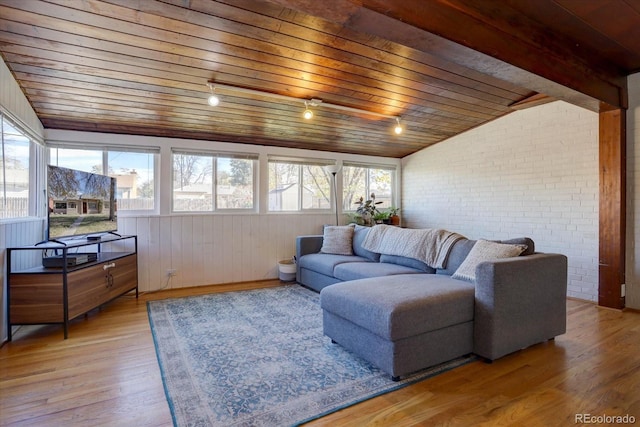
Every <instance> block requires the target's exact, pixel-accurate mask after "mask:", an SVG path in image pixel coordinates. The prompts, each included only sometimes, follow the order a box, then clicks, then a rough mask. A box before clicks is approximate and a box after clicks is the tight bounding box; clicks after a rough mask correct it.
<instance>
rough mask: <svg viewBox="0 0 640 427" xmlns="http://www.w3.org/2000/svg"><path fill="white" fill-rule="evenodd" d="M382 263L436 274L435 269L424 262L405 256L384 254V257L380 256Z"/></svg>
mask: <svg viewBox="0 0 640 427" xmlns="http://www.w3.org/2000/svg"><path fill="white" fill-rule="evenodd" d="M380 262H385V263H389V264H398V265H404V266H405V267H411V268H415V269H416V270H420V271H423V272H425V273H430V274H433V273H435V272H436V269H435V268H433V267H429V266H428V265H427V264H425V263H424V262H422V261H420V260H418V259H413V258H407V257H404V256H397V255H386V254H382V255H380Z"/></svg>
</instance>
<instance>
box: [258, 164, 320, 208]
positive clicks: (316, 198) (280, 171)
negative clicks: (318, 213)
mask: <svg viewBox="0 0 640 427" xmlns="http://www.w3.org/2000/svg"><path fill="white" fill-rule="evenodd" d="M326 164H327V163H318V162H313V161H304V160H299V161H297V160H292V159H276V158H271V159H269V211H274V212H278V211H303V210H314V209H315V210H318V209H321V210H327V209H331V206H332V205H331V193H332V190H331V182H332V181H331V178H332V177H331V174H329V173H328V172H326V171H325V170H324V168H323V166H324V165H326Z"/></svg>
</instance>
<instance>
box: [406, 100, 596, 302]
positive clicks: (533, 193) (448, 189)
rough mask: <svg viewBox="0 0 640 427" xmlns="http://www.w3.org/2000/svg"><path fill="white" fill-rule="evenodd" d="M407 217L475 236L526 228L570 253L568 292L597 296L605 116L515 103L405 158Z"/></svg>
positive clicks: (542, 243)
mask: <svg viewBox="0 0 640 427" xmlns="http://www.w3.org/2000/svg"><path fill="white" fill-rule="evenodd" d="M402 169H403V181H402V188H403V192H402V219H403V224H405V225H407V226H408V227H412V228H417V227H438V228H445V229H448V230H451V231H456V232H459V233H461V234H463V235H465V236H466V237H468V238H470V239H478V238H487V239H506V238H512V237H520V236H528V237H531V238H533V240H534V241H535V243H536V250H538V251H540V252H557V253H562V254H565V255H567V256H568V258H569V286H568V295H569V296H572V297H576V298H580V299H586V300H591V301H597V299H598V192H599V184H598V177H599V175H598V114H597V113H594V112H591V111H588V110H585V109H583V108H580V107H576V106H573V105H571V104H568V103H565V102H553V103H550V104H546V105H543V106H539V107H535V108H530V109H526V110H522V111H517V112H514V113H512V114H509V115H507V116H505V117H503V118H500V119H498V120H494V121H493V122H491V123H488V124H486V125H484V126H481V127H479V128H476V129H473V130H470V131H469V132H466V133H464V134H461V135H457V136H455V137H453V138H450V139H448V140H447V141H444V142H441V143H439V144H436V145H434V146H432V147H429V148H426V149H424V150H422V151H420V152H418V153H416V154H414V155H411V156H408V157H406V158H405V159H404V160H403V168H402Z"/></svg>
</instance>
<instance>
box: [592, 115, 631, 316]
mask: <svg viewBox="0 0 640 427" xmlns="http://www.w3.org/2000/svg"><path fill="white" fill-rule="evenodd" d="M599 139H600V143H599V146H600V157H599V163H600V203H599V208H600V220H599V222H600V224H599V228H600V236H599V237H600V238H599V242H600V248H599V267H598V283H599V284H598V305H601V306H603V307H610V308H617V309H622V308H624V305H625V299H624V297H623V296H622V284H624V283H625V235H626V140H627V138H626V110H624V109H621V108H606V107H603V108H601V110H600V119H599Z"/></svg>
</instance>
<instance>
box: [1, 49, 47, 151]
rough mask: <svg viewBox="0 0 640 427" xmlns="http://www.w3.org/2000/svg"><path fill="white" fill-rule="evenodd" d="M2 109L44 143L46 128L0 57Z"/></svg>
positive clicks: (33, 136)
mask: <svg viewBox="0 0 640 427" xmlns="http://www.w3.org/2000/svg"><path fill="white" fill-rule="evenodd" d="M0 107H2V111H3V112H4V113H5V114H7V115H9V116H10V117H11V118H12V119H13V120H15V121H17V122H18V123H19V124H20V125H21V126H22V127H23V128H25V129H26V130H28V131H29V132H30V133H31V135H30V136H31V137H32V138H34V139H36V140H39V141H42V140H43V136H44V128H43V127H42V123H40V119H38V116H36V113H35V111H33V108H31V104H29V101H27V98H26V97H25V96H24V93H22V90H21V89H20V86H18V82H16V81H15V79H14V78H13V75H12V74H11V71H9V68H8V67H7V64H5V63H4V61H3V60H2V58H1V57H0Z"/></svg>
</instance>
